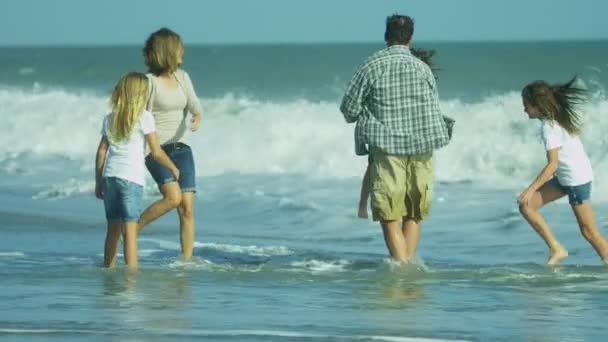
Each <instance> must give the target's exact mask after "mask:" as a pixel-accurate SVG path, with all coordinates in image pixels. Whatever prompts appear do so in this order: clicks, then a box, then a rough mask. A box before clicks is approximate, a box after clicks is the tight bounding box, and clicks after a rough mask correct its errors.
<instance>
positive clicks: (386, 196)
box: [370, 149, 433, 222]
mask: <svg viewBox="0 0 608 342" xmlns="http://www.w3.org/2000/svg"><path fill="white" fill-rule="evenodd" d="M370 153H371V162H370V179H371V184H372V195H371V198H372V203H371V207H372V216H373V218H374V221H397V220H401V219H402V218H403V217H405V218H407V219H413V220H415V221H417V222H420V221H422V220H424V219H425V218H426V217H427V216H428V214H429V211H430V209H431V199H432V197H433V152H432V151H431V152H427V153H423V154H417V155H411V156H398V155H390V154H386V153H384V152H383V151H381V150H379V149H372V151H371V152H370Z"/></svg>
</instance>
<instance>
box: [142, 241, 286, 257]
mask: <svg viewBox="0 0 608 342" xmlns="http://www.w3.org/2000/svg"><path fill="white" fill-rule="evenodd" d="M139 241H140V242H151V243H154V244H156V245H157V246H158V247H159V248H162V249H170V250H179V249H180V245H179V243H177V242H173V241H167V240H161V239H153V238H140V239H139ZM194 247H196V248H203V249H211V250H216V251H222V252H227V253H236V254H246V255H251V256H263V257H270V256H283V255H292V254H293V253H294V252H293V251H292V250H290V249H289V248H287V247H285V246H241V245H231V244H221V243H207V242H198V241H195V242H194Z"/></svg>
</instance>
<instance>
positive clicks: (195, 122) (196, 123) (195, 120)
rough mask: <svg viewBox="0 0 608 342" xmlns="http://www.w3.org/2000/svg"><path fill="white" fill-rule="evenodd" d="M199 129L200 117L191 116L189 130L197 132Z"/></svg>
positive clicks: (198, 115) (196, 115)
mask: <svg viewBox="0 0 608 342" xmlns="http://www.w3.org/2000/svg"><path fill="white" fill-rule="evenodd" d="M200 127H201V115H200V114H192V121H191V122H190V129H191V130H192V132H196V131H198V129H199V128H200Z"/></svg>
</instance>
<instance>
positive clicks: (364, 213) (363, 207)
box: [357, 203, 368, 219]
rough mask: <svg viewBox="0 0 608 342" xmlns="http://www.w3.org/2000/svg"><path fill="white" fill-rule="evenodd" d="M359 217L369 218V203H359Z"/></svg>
mask: <svg viewBox="0 0 608 342" xmlns="http://www.w3.org/2000/svg"><path fill="white" fill-rule="evenodd" d="M357 216H358V217H359V218H362V219H367V218H368V216H367V203H365V204H359V213H358V214H357Z"/></svg>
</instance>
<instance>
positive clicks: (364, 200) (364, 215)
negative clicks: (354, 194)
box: [357, 165, 372, 219]
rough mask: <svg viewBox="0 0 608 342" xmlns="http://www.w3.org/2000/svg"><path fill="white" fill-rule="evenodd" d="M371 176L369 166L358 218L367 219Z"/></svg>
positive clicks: (362, 187) (364, 179) (362, 188)
mask: <svg viewBox="0 0 608 342" xmlns="http://www.w3.org/2000/svg"><path fill="white" fill-rule="evenodd" d="M369 178H370V176H369V165H367V168H366V169H365V175H364V176H363V181H362V182H361V197H360V199H359V213H358V215H357V216H359V218H362V219H366V218H367V217H368V216H367V200H368V198H369V193H370V192H371V187H372V185H371V181H370V179H369Z"/></svg>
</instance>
